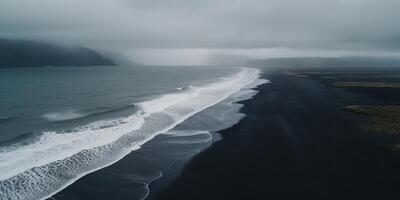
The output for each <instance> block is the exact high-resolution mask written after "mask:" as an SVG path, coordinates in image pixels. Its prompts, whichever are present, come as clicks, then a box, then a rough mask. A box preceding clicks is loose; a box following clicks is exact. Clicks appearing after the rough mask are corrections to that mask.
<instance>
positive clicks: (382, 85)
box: [334, 82, 400, 88]
mask: <svg viewBox="0 0 400 200" xmlns="http://www.w3.org/2000/svg"><path fill="white" fill-rule="evenodd" d="M334 85H335V86H337V87H376V88H400V83H388V82H336V83H334Z"/></svg>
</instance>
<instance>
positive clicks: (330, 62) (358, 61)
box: [246, 57, 400, 68]
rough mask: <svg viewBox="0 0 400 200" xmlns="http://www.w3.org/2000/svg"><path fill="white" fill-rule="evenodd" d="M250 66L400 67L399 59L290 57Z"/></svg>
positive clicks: (252, 62)
mask: <svg viewBox="0 0 400 200" xmlns="http://www.w3.org/2000/svg"><path fill="white" fill-rule="evenodd" d="M246 65H248V66H268V67H272V68H274V67H326V68H330V67H343V68H352V67H400V59H398V58H377V57H288V58H270V59H265V60H249V61H248V62H247V63H246Z"/></svg>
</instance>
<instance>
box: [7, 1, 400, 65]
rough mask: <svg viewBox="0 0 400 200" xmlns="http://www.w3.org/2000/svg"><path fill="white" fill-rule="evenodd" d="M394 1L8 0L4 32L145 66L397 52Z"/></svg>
mask: <svg viewBox="0 0 400 200" xmlns="http://www.w3.org/2000/svg"><path fill="white" fill-rule="evenodd" d="M399 7H400V2H399V1H397V0H380V1H378V0H337V1H331V0H303V1H294V0H265V1H259V0H212V1H211V0H204V1H187V0H116V1H106V0H85V1H82V0H57V1H54V0H41V1H23V0H3V1H1V2H0V30H1V31H0V37H2V38H18V39H36V40H50V41H56V42H62V43H68V44H79V45H85V46H88V47H91V48H97V49H106V50H112V51H118V52H122V53H124V54H125V55H127V56H128V57H130V58H132V59H133V60H135V61H137V62H141V63H147V64H224V63H226V64H234V63H238V64H240V62H244V61H245V60H246V59H251V58H267V57H277V56H278V57H279V56H309V55H314V56H315V55H330V56H338V55H383V56H385V55H390V56H393V55H395V56H396V55H398V51H399V49H400V35H399V34H400V26H399V24H398V22H397V20H396V19H398V18H400V16H399V15H400V14H399V12H398V8H399Z"/></svg>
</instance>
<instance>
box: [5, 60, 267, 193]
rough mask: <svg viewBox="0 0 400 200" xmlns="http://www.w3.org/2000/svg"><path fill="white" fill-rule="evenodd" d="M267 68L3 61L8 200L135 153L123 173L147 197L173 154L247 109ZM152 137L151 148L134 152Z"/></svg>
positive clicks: (195, 146)
mask: <svg viewBox="0 0 400 200" xmlns="http://www.w3.org/2000/svg"><path fill="white" fill-rule="evenodd" d="M259 73H260V71H259V70H258V69H253V68H242V67H232V66H141V67H128V66H125V67H124V66H118V67H116V66H103V67H43V68H20V69H1V70H0V199H46V198H49V197H51V196H53V195H55V194H56V193H58V192H60V191H62V190H63V189H65V188H66V187H68V186H69V185H71V184H73V183H74V182H75V181H77V180H78V179H80V178H82V177H84V176H85V175H87V174H90V173H92V172H95V171H98V170H101V169H103V168H105V167H107V166H111V165H113V164H114V163H116V164H118V161H120V160H121V159H123V158H124V157H126V156H127V155H131V156H130V157H132V159H131V160H134V161H132V162H130V163H131V164H129V166H128V167H129V173H125V172H124V173H123V174H119V175H118V177H121V179H123V180H128V182H130V183H132V184H131V185H130V189H129V191H131V194H129V195H127V194H124V196H125V197H126V196H128V197H129V199H144V198H145V197H146V196H147V195H148V194H149V189H148V185H149V184H150V183H151V182H152V181H154V180H156V179H157V178H160V177H161V176H162V172H163V170H165V169H166V168H167V167H168V166H169V165H170V164H171V162H173V161H174V160H176V159H178V158H179V159H182V158H187V157H190V156H192V155H194V154H196V153H197V152H199V151H201V149H204V148H205V147H207V146H209V145H210V143H211V141H212V140H215V139H216V138H215V136H216V132H217V131H218V130H221V129H224V128H227V127H230V126H232V125H233V124H235V123H237V122H238V121H239V120H240V119H241V118H242V117H243V115H242V114H240V113H239V109H240V107H241V105H240V103H237V102H239V101H241V100H244V99H248V98H251V97H252V96H253V95H254V94H256V91H255V90H253V89H252V88H254V87H255V86H257V85H259V84H263V83H266V82H267V81H266V80H261V79H259ZM213 136H214V138H213ZM155 137H156V138H161V139H159V140H155ZM154 141H157V142H154ZM146 145H147V146H146ZM144 146H146V148H148V149H152V152H151V153H148V154H140V155H138V156H136V157H135V155H133V153H135V152H136V151H138V150H139V149H141V148H143V147H144ZM166 152H170V154H167V155H166ZM146 155H147V156H146ZM103 184H104V183H103ZM110 187H111V186H110ZM61 194H62V192H61ZM74 199H77V198H74Z"/></svg>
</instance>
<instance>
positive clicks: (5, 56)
mask: <svg viewBox="0 0 400 200" xmlns="http://www.w3.org/2000/svg"><path fill="white" fill-rule="evenodd" d="M103 65H115V63H114V62H113V61H112V60H111V59H109V58H107V57H104V56H103V55H101V54H99V53H98V52H96V51H94V50H92V49H89V48H86V47H81V46H63V45H58V44H52V43H47V42H38V41H26V40H11V39H0V68H16V67H45V66H54V67H57V66H103Z"/></svg>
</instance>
